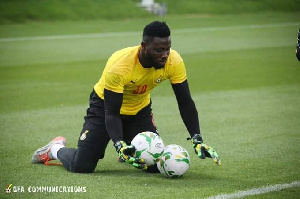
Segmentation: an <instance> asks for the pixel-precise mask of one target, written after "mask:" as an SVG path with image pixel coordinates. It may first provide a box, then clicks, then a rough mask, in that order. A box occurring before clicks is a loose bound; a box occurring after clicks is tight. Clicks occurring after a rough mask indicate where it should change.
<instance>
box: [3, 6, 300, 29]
mask: <svg viewBox="0 0 300 199" xmlns="http://www.w3.org/2000/svg"><path fill="white" fill-rule="evenodd" d="M140 2H141V0H114V1H110V0H101V1H100V0H86V1H81V0H64V1H60V0H26V1H23V0H1V1H0V24H6V23H26V22H29V21H70V20H72V21H78V20H84V21H86V20H97V19H101V20H103V19H109V20H124V19H125V20H129V19H133V18H143V19H144V20H145V19H148V18H151V14H150V13H149V12H147V11H145V10H144V9H142V8H140V7H138V6H137V3H140ZM155 2H160V3H165V4H166V5H167V15H171V16H174V15H175V16H176V15H178V14H180V15H190V16H197V15H205V16H206V15H215V14H245V13H247V14H249V13H264V14H265V13H267V12H285V13H289V12H294V13H298V14H299V10H300V0H285V1H282V0H259V1H255V0H240V1H238V3H237V1H236V0H214V1H211V0H188V1H183V0H157V1H155Z"/></svg>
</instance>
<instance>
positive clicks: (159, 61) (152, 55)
mask: <svg viewBox="0 0 300 199" xmlns="http://www.w3.org/2000/svg"><path fill="white" fill-rule="evenodd" d="M170 48H171V37H164V38H161V37H154V38H153V39H152V40H150V41H148V42H146V43H145V44H144V49H145V55H146V59H147V60H148V61H149V62H151V64H152V65H153V67H154V68H156V69H160V68H163V67H164V66H165V64H166V62H167V60H168V57H169V54H170Z"/></svg>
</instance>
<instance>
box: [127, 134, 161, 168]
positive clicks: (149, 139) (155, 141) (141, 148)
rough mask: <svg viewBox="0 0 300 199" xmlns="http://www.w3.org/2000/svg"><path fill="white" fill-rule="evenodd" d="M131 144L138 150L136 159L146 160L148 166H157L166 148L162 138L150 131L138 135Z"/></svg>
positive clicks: (135, 155)
mask: <svg viewBox="0 0 300 199" xmlns="http://www.w3.org/2000/svg"><path fill="white" fill-rule="evenodd" d="M131 144H132V145H133V146H134V147H135V149H136V151H135V154H134V157H136V158H141V159H144V160H145V163H146V164H147V165H148V166H151V165H154V164H156V162H157V160H158V158H159V157H160V156H161V155H162V154H163V152H164V147H165V145H164V143H163V141H162V139H161V137H160V136H159V135H158V134H156V133H153V132H150V131H145V132H142V133H139V134H137V135H136V136H135V137H134V138H133V140H132V141H131Z"/></svg>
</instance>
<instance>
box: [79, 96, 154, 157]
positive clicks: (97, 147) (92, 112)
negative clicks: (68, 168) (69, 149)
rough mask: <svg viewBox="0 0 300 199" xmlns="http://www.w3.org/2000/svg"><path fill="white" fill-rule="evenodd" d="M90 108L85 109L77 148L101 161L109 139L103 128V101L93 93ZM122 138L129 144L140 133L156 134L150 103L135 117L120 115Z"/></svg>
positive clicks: (104, 127)
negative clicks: (85, 112)
mask: <svg viewBox="0 0 300 199" xmlns="http://www.w3.org/2000/svg"><path fill="white" fill-rule="evenodd" d="M89 104H90V107H89V108H88V109H87V115H86V116H85V117H84V119H85V122H84V124H83V129H82V131H81V133H80V137H79V139H78V147H84V148H86V149H89V150H90V151H91V152H93V153H94V154H95V157H97V158H98V159H102V158H103V157H104V154H105V149H106V147H107V144H108V142H109V141H110V137H109V135H108V133H107V130H106V126H105V114H104V101H103V100H102V99H101V98H100V97H99V96H98V95H97V94H96V93H95V91H93V92H92V93H91V95H90V101H89ZM121 121H122V127H123V138H124V141H125V142H127V143H128V144H130V142H131V140H132V139H133V138H134V137H135V136H136V135H137V134H138V133H140V132H143V131H151V132H156V133H157V128H156V125H155V123H154V119H153V114H152V109H151V103H150V104H149V105H147V106H146V107H145V108H143V109H142V110H141V111H139V112H138V113H137V114H136V115H132V116H128V115H121Z"/></svg>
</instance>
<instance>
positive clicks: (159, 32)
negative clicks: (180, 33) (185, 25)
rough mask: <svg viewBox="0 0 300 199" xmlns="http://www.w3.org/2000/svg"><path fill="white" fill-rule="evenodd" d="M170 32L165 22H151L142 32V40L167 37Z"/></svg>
mask: <svg viewBox="0 0 300 199" xmlns="http://www.w3.org/2000/svg"><path fill="white" fill-rule="evenodd" d="M170 34H171V31H170V29H169V26H168V25H167V23H166V22H165V21H153V22H151V23H150V24H148V25H146V26H145V28H144V32H143V40H144V41H147V40H149V39H150V38H153V37H161V38H164V37H169V36H170Z"/></svg>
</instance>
